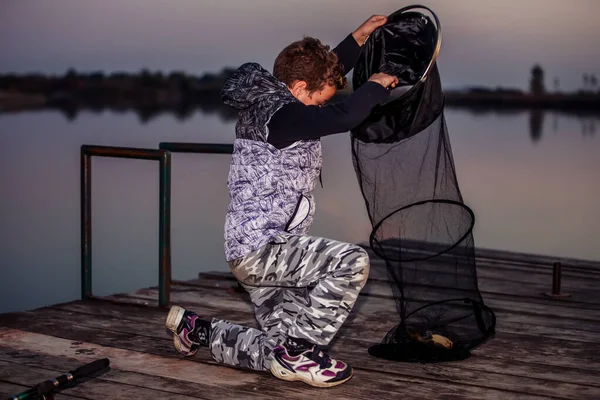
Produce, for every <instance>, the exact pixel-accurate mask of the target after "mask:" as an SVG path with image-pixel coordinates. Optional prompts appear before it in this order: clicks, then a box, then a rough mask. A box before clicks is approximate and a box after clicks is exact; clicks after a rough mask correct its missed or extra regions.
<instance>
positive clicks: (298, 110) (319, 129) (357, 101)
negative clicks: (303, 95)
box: [268, 35, 389, 149]
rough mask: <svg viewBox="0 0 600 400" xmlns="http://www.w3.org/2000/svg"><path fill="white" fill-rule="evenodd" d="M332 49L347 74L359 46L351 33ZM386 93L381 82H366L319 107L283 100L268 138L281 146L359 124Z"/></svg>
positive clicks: (277, 146)
mask: <svg viewBox="0 0 600 400" xmlns="http://www.w3.org/2000/svg"><path fill="white" fill-rule="evenodd" d="M333 51H334V52H335V53H336V54H337V56H338V58H339V60H340V62H341V63H342V64H343V66H344V74H347V73H348V72H349V71H350V70H351V69H352V68H354V64H356V60H357V59H358V56H359V55H360V46H359V45H358V43H356V40H354V38H353V37H352V35H348V36H347V37H346V38H345V39H344V40H343V41H342V42H341V43H340V44H339V45H338V46H337V47H336V48H335V49H333ZM388 96H389V91H388V90H387V89H386V88H384V87H383V86H381V85H380V84H378V83H375V82H366V83H365V84H364V85H362V86H361V87H360V88H358V90H356V91H355V92H354V93H352V94H351V95H350V96H348V97H347V98H346V99H345V100H344V101H342V102H339V103H335V104H330V105H325V106H321V107H319V106H307V105H304V104H302V103H300V102H293V103H289V104H286V105H285V106H283V107H281V108H280V109H279V110H278V111H277V112H276V113H275V114H273V116H272V117H271V121H270V122H269V124H268V128H269V136H268V142H269V143H270V144H272V145H273V146H275V147H276V148H278V149H281V148H284V147H287V146H289V145H291V144H292V143H294V142H297V141H298V140H310V139H318V138H320V137H322V136H327V135H332V134H335V133H341V132H347V131H349V130H350V129H352V128H354V127H355V126H357V125H358V124H360V123H361V122H362V121H363V120H364V119H365V118H366V117H367V116H368V115H369V113H370V112H371V110H372V108H373V107H374V106H375V105H377V104H379V103H380V102H382V101H383V100H385V99H386V98H387V97H388Z"/></svg>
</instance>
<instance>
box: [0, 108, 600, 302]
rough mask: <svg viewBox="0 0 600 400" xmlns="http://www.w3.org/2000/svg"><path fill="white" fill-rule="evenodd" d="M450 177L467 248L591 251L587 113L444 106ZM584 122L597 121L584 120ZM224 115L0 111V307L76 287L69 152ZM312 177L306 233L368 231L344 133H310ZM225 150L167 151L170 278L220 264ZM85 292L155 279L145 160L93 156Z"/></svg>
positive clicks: (75, 184)
mask: <svg viewBox="0 0 600 400" xmlns="http://www.w3.org/2000/svg"><path fill="white" fill-rule="evenodd" d="M446 119H447V122H448V127H449V131H450V136H451V142H452V148H453V152H454V159H455V163H456V169H457V173H458V180H459V184H460V187H461V190H462V192H463V196H464V198H465V202H466V203H467V204H468V205H469V206H470V207H471V208H472V209H473V210H474V212H475V214H476V224H475V242H476V245H477V246H481V247H486V248H493V249H506V250H513V251H521V252H528V253H539V254H545V255H556V256H565V257H577V258H582V259H591V260H600V246H599V244H600V241H599V239H598V238H599V236H600V212H599V211H598V205H599V204H600V139H599V138H598V132H597V131H598V130H600V120H598V119H595V120H594V119H581V118H575V117H569V116H564V115H555V114H545V115H544V116H541V118H540V116H536V115H533V116H532V115H531V114H530V113H529V112H525V111H524V112H522V113H513V114H479V115H477V114H472V113H470V112H466V111H458V110H448V111H447V112H446ZM596 126H597V127H596ZM233 138H234V122H232V121H223V120H222V119H221V118H220V117H219V116H218V115H207V114H202V113H197V114H194V115H193V116H192V117H190V118H189V119H186V120H185V121H180V120H178V119H176V118H175V117H173V116H170V115H164V116H159V117H156V118H154V119H151V120H150V121H148V122H146V123H142V122H141V121H140V119H139V118H138V117H137V116H136V114H133V113H125V114H115V113H111V112H103V113H97V114H96V113H81V114H79V115H78V116H77V117H76V118H75V119H74V120H72V121H70V120H68V119H67V118H66V117H65V116H64V115H62V114H61V113H59V112H53V111H48V112H39V113H22V114H12V115H1V116H0V182H2V186H3V188H2V196H1V197H0V210H1V211H0V212H1V214H0V260H1V261H0V263H1V268H0V312H7V311H12V310H23V309H31V308H34V307H39V306H44V305H49V304H54V303H58V302H64V301H69V300H74V299H76V298H78V296H79V294H80V231H79V229H80V225H79V223H80V220H79V215H80V214H79V213H80V209H79V149H80V146H81V145H82V144H96V145H111V146H133V147H144V148H157V146H158V143H159V142H161V141H188V142H215V143H231V142H232V141H233ZM323 153H324V167H323V181H324V188H320V187H319V188H318V189H317V190H316V193H315V196H316V198H317V202H318V209H317V215H316V218H315V223H314V225H313V229H312V234H314V235H319V236H326V237H332V238H336V239H339V240H344V241H350V242H364V241H365V240H366V239H367V237H368V234H369V232H370V229H369V223H368V219H367V216H366V212H365V209H364V203H363V201H362V198H361V195H360V192H359V189H358V184H357V181H356V176H355V174H354V170H353V167H352V161H351V157H350V140H349V137H348V135H347V134H341V135H337V136H332V137H328V138H325V139H324V140H323ZM229 159H230V156H229V155H193V154H174V156H173V177H172V191H173V198H172V245H173V247H172V261H173V275H174V278H175V279H190V278H194V277H196V276H197V274H198V272H200V271H210V270H222V271H225V270H227V268H228V267H227V266H226V264H225V262H224V257H223V222H224V213H225V209H226V206H227V200H228V194H227V187H226V178H227V171H228V165H229ZM92 181H93V190H92V191H93V202H92V218H93V236H92V237H93V244H92V245H93V266H94V268H93V290H94V293H95V294H99V295H103V294H109V293H115V292H121V291H129V290H134V289H138V288H140V287H144V286H152V285H156V284H157V282H158V246H157V244H158V164H157V163H155V162H151V161H140V160H117V159H110V158H94V159H93V170H92Z"/></svg>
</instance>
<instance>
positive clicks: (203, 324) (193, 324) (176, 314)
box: [165, 306, 210, 357]
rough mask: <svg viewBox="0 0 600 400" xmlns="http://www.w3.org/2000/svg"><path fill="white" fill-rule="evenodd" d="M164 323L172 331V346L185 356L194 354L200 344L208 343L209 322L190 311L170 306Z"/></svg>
mask: <svg viewBox="0 0 600 400" xmlns="http://www.w3.org/2000/svg"><path fill="white" fill-rule="evenodd" d="M165 325H166V326H167V329H169V330H170V331H171V332H173V346H175V349H176V350H177V351H178V352H179V353H181V354H183V355H184V356H186V357H190V356H193V355H195V354H196V353H197V352H198V349H199V348H200V346H202V345H204V346H206V345H208V337H209V329H210V323H209V322H208V321H204V320H202V319H200V317H198V315H196V314H195V313H193V312H191V311H187V310H186V309H184V308H182V307H179V306H173V307H171V310H169V315H168V316H167V322H166V324H165Z"/></svg>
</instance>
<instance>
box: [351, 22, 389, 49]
mask: <svg viewBox="0 0 600 400" xmlns="http://www.w3.org/2000/svg"><path fill="white" fill-rule="evenodd" d="M386 22H387V17H386V16H384V15H373V16H372V17H371V18H369V19H368V20H366V21H365V22H364V23H363V24H362V25H361V26H359V27H358V28H357V29H356V30H355V31H354V32H352V37H354V40H356V43H358V45H359V46H362V45H363V44H365V42H366V41H367V38H368V37H369V35H370V34H371V33H373V31H374V30H375V29H377V28H379V27H380V26H382V25H383V24H385V23H386Z"/></svg>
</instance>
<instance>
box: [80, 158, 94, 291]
mask: <svg viewBox="0 0 600 400" xmlns="http://www.w3.org/2000/svg"><path fill="white" fill-rule="evenodd" d="M80 201H81V298H82V299H87V298H89V297H90V296H91V295H92V159H91V156H90V154H89V153H88V152H87V148H86V146H81V199H80Z"/></svg>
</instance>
